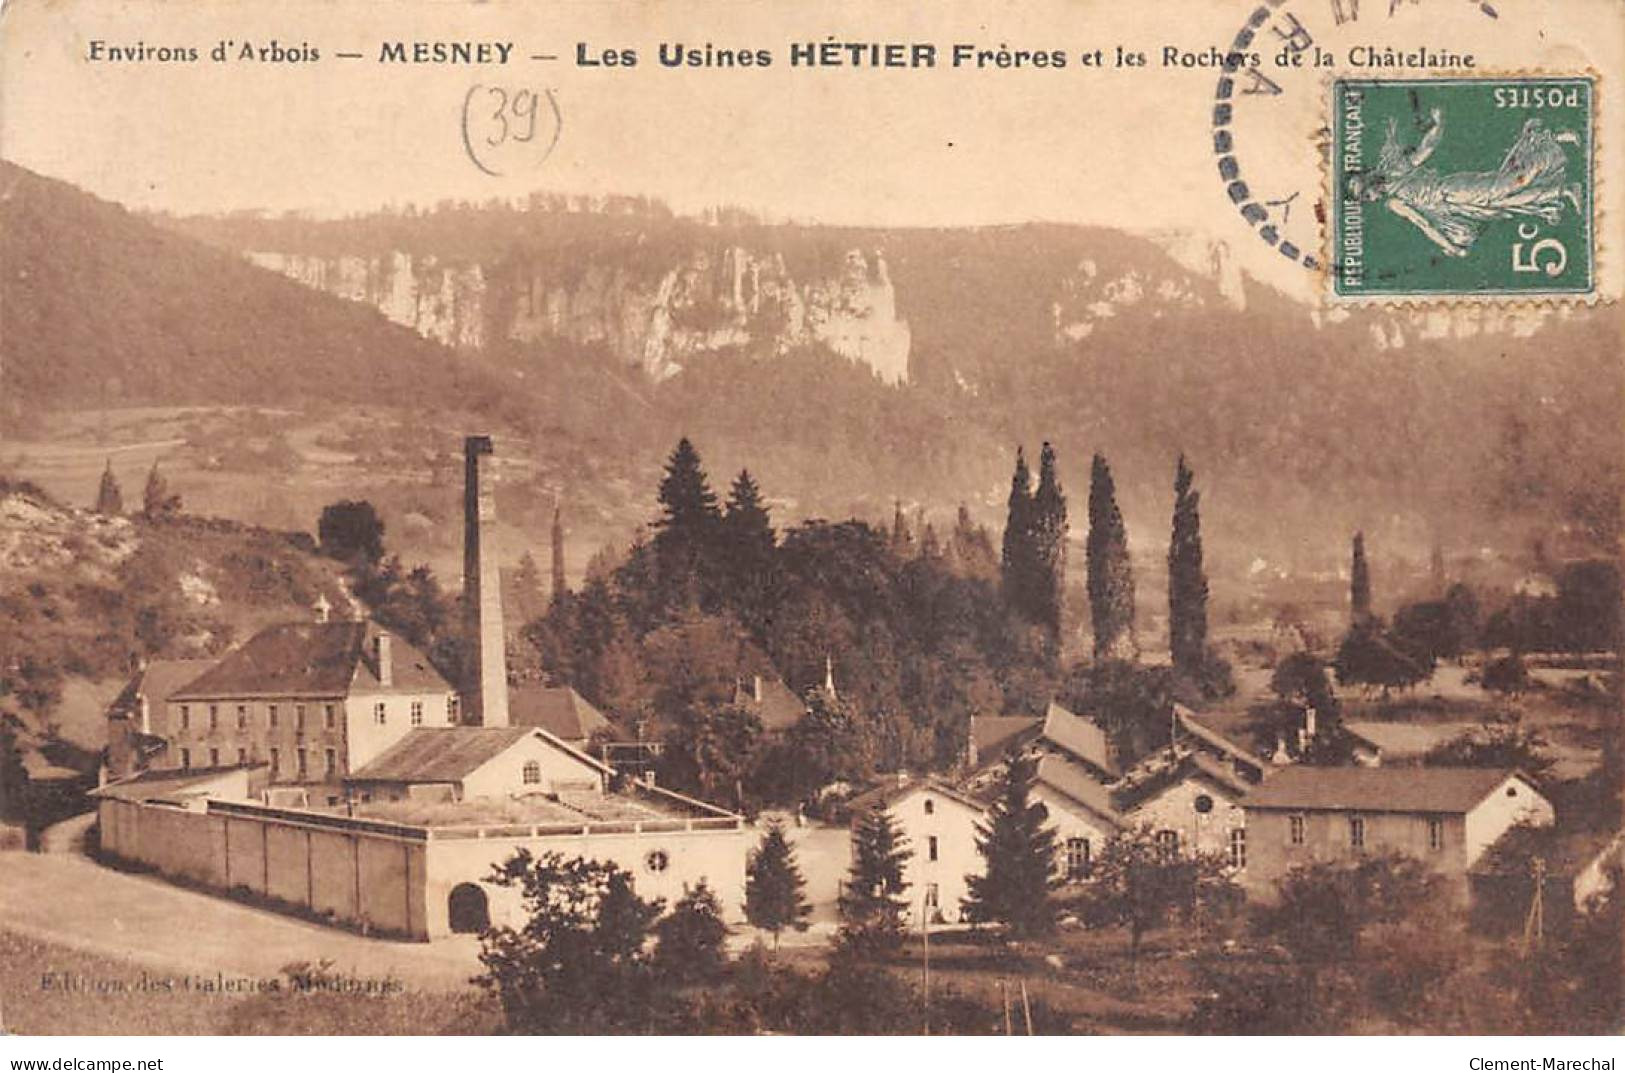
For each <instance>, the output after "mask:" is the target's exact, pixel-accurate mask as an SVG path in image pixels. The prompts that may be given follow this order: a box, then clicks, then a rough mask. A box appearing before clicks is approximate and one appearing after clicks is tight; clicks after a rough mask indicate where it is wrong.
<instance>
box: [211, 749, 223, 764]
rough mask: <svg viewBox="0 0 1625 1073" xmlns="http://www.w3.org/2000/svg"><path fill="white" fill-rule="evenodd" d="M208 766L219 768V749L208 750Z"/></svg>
mask: <svg viewBox="0 0 1625 1073" xmlns="http://www.w3.org/2000/svg"><path fill="white" fill-rule="evenodd" d="M209 766H210V767H219V766H220V750H219V749H210V750H209Z"/></svg>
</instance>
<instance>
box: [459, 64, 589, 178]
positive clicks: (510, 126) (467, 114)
mask: <svg viewBox="0 0 1625 1073" xmlns="http://www.w3.org/2000/svg"><path fill="white" fill-rule="evenodd" d="M462 120H463V123H462V126H463V149H464V150H465V151H466V152H467V153H468V159H469V160H470V161H472V162H473V164H474V166H475V167H476V168H479V169H480V170H481V171H483V172H485V174H487V175H494V176H498V177H500V176H503V175H510V174H513V173H514V172H517V171H521V170H524V169H527V168H535V167H539V166H540V165H541V164H542V163H543V162H544V161H546V160H547V158H548V157H549V156H551V155H552V153H553V149H554V147H556V146H557V145H558V144H559V135H560V134H562V133H563V131H564V116H563V114H562V113H561V112H560V111H559V102H558V97H557V96H556V95H555V94H554V93H553V91H552V90H551V89H543V90H541V91H540V92H538V91H536V90H533V89H530V88H528V87H525V86H520V87H509V86H489V85H485V84H483V83H482V84H476V85H474V86H471V87H469V90H468V93H466V94H465V95H464V96H463V116H462Z"/></svg>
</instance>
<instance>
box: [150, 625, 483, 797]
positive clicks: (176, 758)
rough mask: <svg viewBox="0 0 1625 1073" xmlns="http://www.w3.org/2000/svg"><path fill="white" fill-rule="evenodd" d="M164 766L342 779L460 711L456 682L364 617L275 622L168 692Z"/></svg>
mask: <svg viewBox="0 0 1625 1073" xmlns="http://www.w3.org/2000/svg"><path fill="white" fill-rule="evenodd" d="M165 707H166V709H167V718H166V720H165V722H166V727H167V731H168V736H169V747H168V749H167V752H166V759H167V766H170V767H178V768H202V767H210V768H212V767H219V766H222V765H230V764H258V763H263V764H267V765H269V768H270V779H271V782H272V783H332V784H335V785H336V784H337V783H339V782H340V781H341V780H342V779H343V777H344V776H345V775H346V774H348V773H349V772H351V771H354V770H356V769H357V768H360V767H361V766H363V765H364V764H366V763H367V762H368V761H369V760H371V759H372V758H373V757H375V756H377V755H378V754H379V753H381V752H383V751H384V750H385V749H386V748H388V747H389V746H390V745H392V744H394V743H395V742H396V741H398V740H400V739H401V738H402V737H404V736H405V735H406V734H408V733H409V732H410V731H411V730H412V729H413V728H414V727H426V726H427V727H443V726H450V725H453V724H455V723H456V722H457V712H458V700H457V693H456V691H455V690H454V689H453V688H452V686H451V685H450V684H449V683H448V682H447V681H446V680H445V679H444V678H442V677H441V676H440V674H439V672H437V671H436V670H435V669H434V668H433V667H432V666H431V665H430V664H429V661H428V660H427V659H426V658H425V657H424V656H423V654H422V653H421V652H419V651H417V649H415V648H413V647H412V646H411V645H409V644H407V643H406V642H404V641H402V640H401V639H400V638H397V637H393V636H391V635H390V634H389V633H387V632H385V631H384V630H381V629H379V628H378V627H377V626H375V625H373V624H371V623H367V622H295V623H284V624H281V625H276V626H270V627H267V628H266V629H264V630H261V631H260V632H259V633H257V634H255V635H254V636H253V637H251V638H250V639H249V640H248V641H247V642H246V643H244V644H243V645H241V646H240V647H238V648H236V649H234V650H233V651H232V652H230V653H228V654H227V655H226V656H225V657H224V658H222V659H221V660H220V661H219V662H218V663H217V664H215V665H214V666H213V667H212V668H210V669H209V670H207V671H205V672H204V673H203V674H202V675H200V676H198V677H197V678H195V679H193V680H192V681H191V682H189V683H188V684H186V685H185V686H182V687H181V688H180V689H178V690H176V691H174V692H173V693H171V694H170V695H169V697H168V698H167V700H166V701H165Z"/></svg>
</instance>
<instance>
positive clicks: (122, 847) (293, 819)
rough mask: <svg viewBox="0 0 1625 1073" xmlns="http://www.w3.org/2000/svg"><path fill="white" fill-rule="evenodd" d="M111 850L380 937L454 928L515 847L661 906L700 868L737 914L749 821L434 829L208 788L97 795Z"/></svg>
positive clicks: (699, 874)
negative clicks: (141, 798) (216, 793)
mask: <svg viewBox="0 0 1625 1073" xmlns="http://www.w3.org/2000/svg"><path fill="white" fill-rule="evenodd" d="M100 817H101V832H102V835H101V838H102V841H101V846H102V850H103V852H105V853H107V854H108V855H110V856H111V857H113V858H115V859H117V860H121V861H125V862H129V863H132V864H138V865H143V866H146V867H149V868H152V869H154V870H155V871H157V872H159V873H161V874H163V875H166V876H170V877H173V878H175V879H177V880H180V881H182V882H185V883H188V884H192V885H196V886H200V887H205V888H208V889H211V890H215V891H221V892H225V893H231V894H236V895H239V896H241V895H245V894H246V895H247V896H249V897H250V898H254V899H259V900H263V901H265V902H266V903H267V904H269V905H271V906H272V907H275V908H280V909H285V910H288V911H291V912H295V913H300V914H303V915H308V916H310V917H312V918H313V919H317V920H323V921H326V922H329V923H333V924H338V925H343V926H348V927H353V928H359V929H361V930H363V931H365V932H369V933H376V934H380V935H401V936H409V937H412V938H416V939H428V938H431V937H436V936H441V935H446V934H448V933H449V931H450V921H449V915H448V909H447V905H448V900H449V898H450V895H451V891H452V890H453V889H455V888H456V887H457V886H459V885H461V884H464V883H480V882H481V881H483V880H485V879H486V877H487V876H488V875H489V874H490V872H491V870H492V868H493V867H495V866H496V865H498V864H501V863H502V862H503V861H505V860H507V859H508V858H509V857H511V856H512V855H513V854H514V853H515V852H516V851H517V850H519V849H521V848H524V849H528V850H530V851H531V852H532V853H533V854H537V855H540V854H543V853H547V852H550V851H551V852H558V853H562V854H565V855H566V856H583V857H589V858H594V859H598V860H608V861H613V862H615V863H616V864H618V865H619V866H620V867H622V868H624V869H626V870H627V871H629V872H631V873H632V876H633V883H634V885H635V887H636V889H637V891H638V893H639V894H640V895H642V896H643V897H645V898H663V899H665V901H666V903H667V905H670V904H671V902H673V901H674V900H675V899H676V898H678V897H680V896H681V895H682V893H683V891H684V890H685V889H687V888H689V887H692V886H693V885H694V884H697V883H699V882H700V881H701V880H704V881H705V882H706V883H707V884H708V885H709V886H710V887H711V889H712V890H714V891H715V892H716V893H717V896H718V898H719V900H720V901H721V902H722V906H723V911H724V913H725V914H727V916H729V917H730V918H732V919H735V920H738V919H739V918H741V917H742V914H743V905H744V884H745V858H746V855H747V854H748V853H749V851H750V847H751V844H752V832H751V831H750V830H749V829H748V828H747V827H745V825H744V824H743V823H742V822H741V821H739V820H736V819H734V818H731V817H729V818H715V819H710V818H707V819H692V820H683V819H678V820H661V821H653V822H645V823H600V824H585V825H582V826H579V827H577V826H569V827H557V828H553V827H540V826H526V825H519V826H516V827H470V828H455V829H437V828H424V827H414V826H409V825H405V824H393V823H382V822H378V821H374V820H362V819H350V818H348V817H344V816H332V815H328V814H325V813H317V812H306V811H302V810H297V809H278V808H270V807H267V806H264V805H254V804H245V803H239V802H227V801H218V800H208V801H204V800H196V801H194V802H192V803H191V805H190V807H185V806H181V805H169V804H159V803H137V802H131V801H120V800H114V799H108V800H104V801H102V803H101V813H100Z"/></svg>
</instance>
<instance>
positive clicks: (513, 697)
mask: <svg viewBox="0 0 1625 1073" xmlns="http://www.w3.org/2000/svg"><path fill="white" fill-rule="evenodd" d="M508 721H509V722H510V723H512V724H513V725H514V726H522V727H540V728H541V729H543V730H545V731H547V732H548V733H549V734H552V735H554V736H556V737H559V738H562V739H563V740H565V741H586V740H587V739H588V738H590V737H592V735H593V732H594V731H597V730H614V729H615V726H614V724H613V723H611V722H610V721H609V720H608V719H607V718H605V717H604V713H603V712H601V711H599V710H598V709H597V708H595V707H593V706H592V704H591V703H589V702H588V701H587V698H586V697H583V696H582V695H581V694H580V693H577V692H576V691H575V690H574V689H572V688H570V687H569V686H543V685H534V684H531V683H520V684H517V685H512V686H509V687H508Z"/></svg>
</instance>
